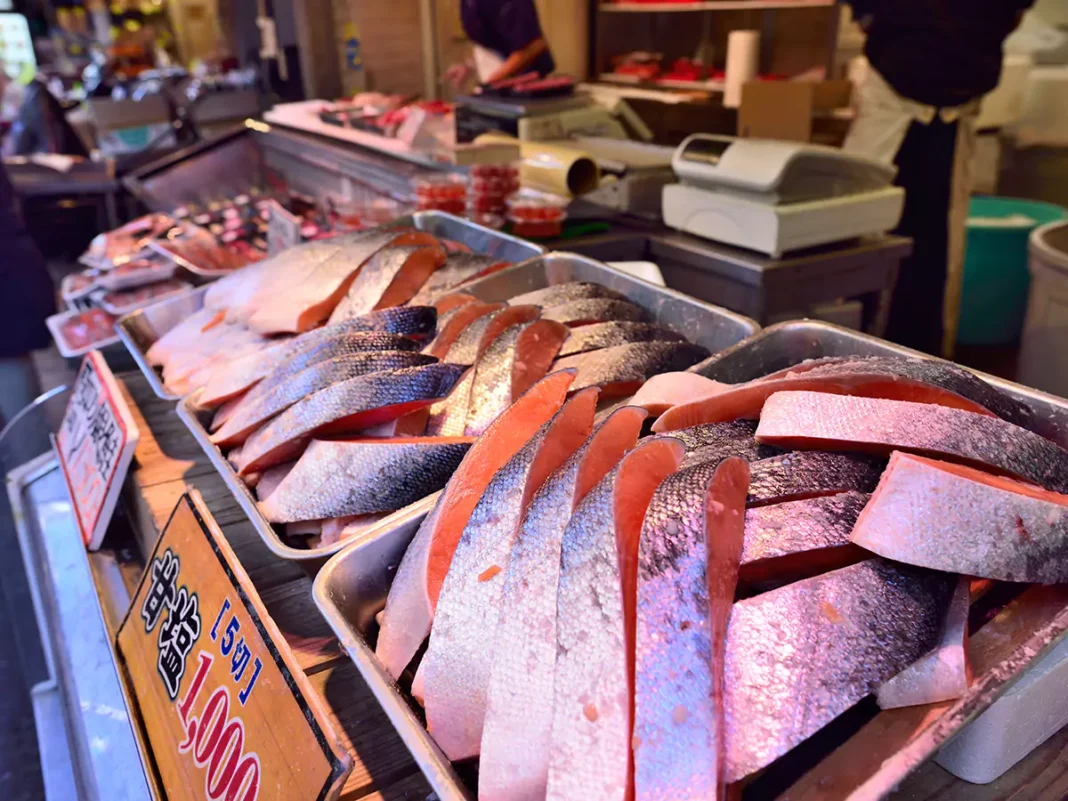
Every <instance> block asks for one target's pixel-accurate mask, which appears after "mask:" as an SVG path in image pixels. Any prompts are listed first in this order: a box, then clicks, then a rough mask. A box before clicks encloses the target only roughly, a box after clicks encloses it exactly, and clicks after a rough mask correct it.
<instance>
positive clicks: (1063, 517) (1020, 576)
mask: <svg viewBox="0 0 1068 801" xmlns="http://www.w3.org/2000/svg"><path fill="white" fill-rule="evenodd" d="M850 539H851V540H852V541H853V542H854V543H856V544H857V545H859V546H861V547H862V548H867V549H868V550H869V551H872V552H874V553H877V554H880V555H884V556H887V557H889V558H891V559H896V560H897V561H899V562H905V563H907V564H915V565H922V566H925V567H930V568H932V569H935V570H945V571H949V572H953V573H961V574H964V575H968V576H976V577H979V578H989V579H998V580H1000V581H1027V582H1034V583H1037V584H1058V583H1061V582H1064V581H1068V560H1066V559H1065V558H1064V555H1065V553H1066V552H1068V496H1065V495H1061V494H1059V493H1055V492H1049V491H1048V490H1043V489H1041V488H1039V487H1035V486H1034V485H1031V484H1026V483H1024V482H1022V481H1014V480H1012V479H1009V478H1003V477H1001V476H994V475H991V474H989V473H985V472H983V471H980V470H976V469H974V468H971V467H964V466H962V465H956V464H951V463H949V462H938V461H935V460H934V459H927V458H924V457H921V456H913V455H911V454H906V453H901V452H895V453H894V454H893V455H892V456H891V457H890V464H889V465H888V466H887V468H886V470H885V471H884V473H883V476H882V479H881V480H880V481H879V486H878V487H877V488H876V490H875V493H874V494H873V495H872V498H871V500H870V501H868V505H867V506H865V507H864V511H863V512H861V514H860V517H859V518H858V519H857V524H856V525H855V526H854V527H853V533H852V534H851V535H850Z"/></svg>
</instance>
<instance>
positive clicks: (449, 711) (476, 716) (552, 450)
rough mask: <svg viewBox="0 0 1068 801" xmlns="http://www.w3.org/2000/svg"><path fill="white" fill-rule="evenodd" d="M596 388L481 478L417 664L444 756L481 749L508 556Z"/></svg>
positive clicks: (584, 432) (578, 431) (589, 421)
mask: <svg viewBox="0 0 1068 801" xmlns="http://www.w3.org/2000/svg"><path fill="white" fill-rule="evenodd" d="M596 406H597V391H596V390H588V391H586V392H580V393H579V394H577V395H575V396H574V397H572V399H571V400H569V401H568V402H567V403H565V404H564V406H563V407H562V408H561V409H560V411H559V412H557V413H556V414H555V415H554V416H553V418H552V419H551V420H550V421H549V422H547V423H546V424H545V425H543V426H542V427H541V429H540V430H539V431H538V433H537V434H535V435H534V436H533V437H531V439H530V441H529V442H527V444H526V445H524V446H523V447H522V448H521V449H520V450H519V452H518V453H516V455H515V456H513V457H512V458H511V459H509V460H508V462H507V464H505V465H504V467H502V468H501V469H500V470H498V471H497V473H496V474H495V475H494V476H493V479H492V480H491V481H490V483H489V484H488V485H487V486H486V490H485V492H483V493H482V497H481V498H480V499H479V501H478V503H477V504H476V505H475V508H474V509H473V510H472V512H471V517H470V518H469V519H468V521H467V525H466V526H465V527H464V531H463V534H462V535H461V537H460V540H459V542H458V543H457V545H456V551H455V552H454V554H453V557H452V562H451V564H450V565H449V571H448V573H447V574H446V576H445V580H444V582H443V583H442V585H441V594H440V596H439V598H438V604H437V609H436V610H435V613H434V626H433V628H432V629H431V631H430V644H429V646H428V647H427V651H426V655H425V656H424V657H423V661H422V664H421V665H420V667H419V670H420V672H421V673H422V674H423V698H424V706H425V707H426V721H427V729H428V730H429V732H430V734H431V736H432V737H433V738H434V740H435V742H437V744H438V746H439V747H440V748H441V750H442V751H444V752H445V754H446V756H448V757H449V758H450V759H453V760H459V759H467V758H469V757H472V756H476V755H477V754H478V753H479V746H480V744H481V742H482V724H483V721H484V720H485V715H486V690H487V687H488V685H489V677H490V668H491V667H492V664H493V654H494V652H495V643H494V640H493V634H494V633H495V631H496V627H497V619H498V611H499V604H500V597H501V591H502V589H503V586H504V571H505V570H507V568H508V557H509V554H510V553H511V551H512V544H513V543H514V541H515V537H516V534H517V532H518V530H519V523H520V520H521V519H522V517H523V513H524V512H525V511H526V509H527V506H528V505H529V503H530V499H531V497H533V495H534V493H536V492H537V491H538V490H539V489H541V486H542V484H544V482H545V479H546V478H548V477H549V475H550V474H551V473H553V472H554V471H555V470H556V469H557V468H559V467H560V466H561V465H562V464H563V463H564V462H565V461H566V460H567V459H568V458H569V457H570V456H571V454H572V453H574V451H575V449H576V448H578V447H579V446H580V445H581V444H582V443H583V442H584V441H585V440H586V439H587V438H588V437H589V435H590V432H591V431H592V429H593V411H594V408H595V407H596Z"/></svg>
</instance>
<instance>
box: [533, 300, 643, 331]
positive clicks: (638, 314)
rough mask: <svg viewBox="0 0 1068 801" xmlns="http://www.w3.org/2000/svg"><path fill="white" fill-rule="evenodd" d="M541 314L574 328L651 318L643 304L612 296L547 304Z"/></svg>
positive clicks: (640, 320)
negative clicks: (614, 321)
mask: <svg viewBox="0 0 1068 801" xmlns="http://www.w3.org/2000/svg"><path fill="white" fill-rule="evenodd" d="M541 316H542V317H544V318H545V319H546V320H556V322H558V323H564V324H565V325H569V326H572V327H573V328H578V327H580V326H585V325H591V324H593V323H604V322H608V321H612V320H618V321H621V322H630V323H644V322H648V320H649V315H648V314H647V313H646V311H645V309H643V308H642V307H641V306H638V305H635V304H634V303H631V302H630V301H627V300H614V299H612V298H583V299H581V300H572V301H569V302H567V303H560V304H558V305H555V306H546V307H544V309H543V311H542V314H541Z"/></svg>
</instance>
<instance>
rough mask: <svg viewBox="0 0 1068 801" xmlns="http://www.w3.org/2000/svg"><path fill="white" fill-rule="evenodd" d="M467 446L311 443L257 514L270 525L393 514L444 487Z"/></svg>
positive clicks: (427, 441)
mask: <svg viewBox="0 0 1068 801" xmlns="http://www.w3.org/2000/svg"><path fill="white" fill-rule="evenodd" d="M471 442H473V440H471V439H466V438H461V439H453V438H449V439H444V438H441V439H438V438H398V439H346V440H315V441H314V442H312V443H311V444H310V445H308V449H307V450H306V451H304V454H303V455H302V456H301V457H300V459H299V460H298V461H297V463H296V466H295V467H294V468H293V470H291V471H290V472H289V474H288V475H287V476H286V478H285V480H283V481H282V482H281V483H280V485H279V486H278V487H277V488H276V489H275V491H274V492H272V493H271V496H270V498H268V499H266V500H263V501H261V503H260V510H261V511H262V512H263V514H264V517H266V518H267V519H268V520H270V521H271V522H272V523H288V522H292V521H296V520H319V519H323V518H330V517H346V516H349V515H365V514H371V513H373V512H391V511H395V510H397V509H400V508H402V507H404V506H407V505H408V504H410V503H415V501H418V500H419V499H420V498H425V497H426V496H427V495H430V494H432V493H434V492H437V491H438V490H439V489H441V488H442V487H444V486H445V484H446V482H448V480H449V476H451V475H452V474H453V472H454V471H455V470H456V468H457V467H458V466H459V464H460V461H461V460H462V459H463V457H464V454H465V453H467V449H468V448H469V447H471ZM269 472H270V471H268V473H269Z"/></svg>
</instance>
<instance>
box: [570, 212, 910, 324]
mask: <svg viewBox="0 0 1068 801" xmlns="http://www.w3.org/2000/svg"><path fill="white" fill-rule="evenodd" d="M556 244H557V246H558V247H560V248H561V249H566V250H571V251H574V252H576V253H581V254H583V255H586V256H591V257H593V258H596V259H600V260H602V261H651V262H653V263H654V264H656V265H657V266H658V267H659V268H660V271H661V272H662V273H663V275H664V280H665V281H666V282H667V285H668V286H669V287H671V288H672V289H676V290H678V291H679V292H685V293H686V294H688V295H693V296H694V297H697V298H701V299H702V300H706V301H708V302H709V303H716V304H718V305H720V306H725V307H726V308H728V309H730V310H731V311H735V312H738V313H739V314H744V315H746V316H747V317H752V318H753V319H754V320H756V321H757V322H758V323H760V324H761V325H770V324H771V323H774V322H779V321H781V320H784V319H795V318H798V317H804V316H808V315H811V314H812V313H813V312H812V310H813V309H814V307H817V306H820V305H821V304H833V303H834V302H836V301H838V300H840V299H856V300H859V301H860V303H861V305H862V312H861V321H862V323H861V325H862V327H863V329H864V330H865V331H866V332H867V333H870V334H873V335H875V336H881V335H882V333H883V332H884V331H885V329H886V314H887V310H888V308H889V306H888V304H889V302H890V293H891V291H892V290H893V287H894V282H895V281H896V280H897V270H898V264H899V263H900V262H901V260H902V259H903V258H905V257H906V256H908V255H909V253H911V252H912V240H910V239H908V238H906V237H901V236H895V235H892V234H882V235H873V236H866V237H863V238H860V239H853V240H848V241H846V242H840V243H836V244H833V245H822V246H820V247H814V248H807V249H805V250H800V251H795V252H792V253H787V254H785V255H783V256H781V257H779V258H774V257H772V256H766V255H764V254H761V253H756V252H755V251H751V250H746V249H744V248H737V247H732V246H730V245H723V244H719V243H716V242H711V241H708V240H705V239H701V238H699V237H696V236H692V235H690V234H684V233H679V232H677V231H668V230H667V229H663V228H649V229H645V230H629V231H628V230H626V229H625V228H623V229H622V230H614V231H613V232H611V233H607V234H600V235H595V236H589V237H582V238H579V239H567V240H562V241H560V242H559V243H556Z"/></svg>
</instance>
